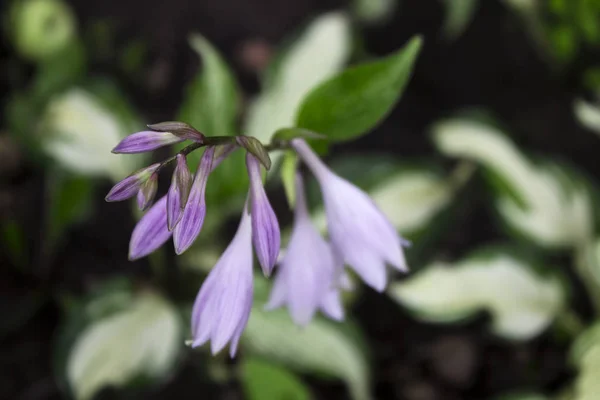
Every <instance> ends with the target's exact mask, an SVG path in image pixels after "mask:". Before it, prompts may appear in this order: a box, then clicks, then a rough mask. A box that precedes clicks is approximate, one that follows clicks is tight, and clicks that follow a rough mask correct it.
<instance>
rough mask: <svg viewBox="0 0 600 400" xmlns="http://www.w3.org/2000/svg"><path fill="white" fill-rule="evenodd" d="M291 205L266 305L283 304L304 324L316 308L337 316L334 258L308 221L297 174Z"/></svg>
mask: <svg viewBox="0 0 600 400" xmlns="http://www.w3.org/2000/svg"><path fill="white" fill-rule="evenodd" d="M295 207H296V209H295V213H294V214H295V216H294V228H293V230H292V235H291V237H290V242H289V245H288V247H287V251H286V253H285V256H284V257H283V261H282V262H281V264H280V265H279V267H278V269H277V276H276V277H275V283H274V285H273V290H272V292H271V296H270V299H269V302H268V303H267V309H274V308H277V307H281V306H283V305H285V304H287V307H288V309H289V311H290V315H291V317H292V320H293V321H294V322H295V323H296V324H298V325H301V326H304V325H306V324H308V323H309V322H310V320H311V319H312V317H313V315H314V314H315V312H316V311H317V310H318V309H321V310H322V311H323V312H324V313H325V314H326V315H327V316H329V317H330V318H333V319H336V320H340V319H342V318H343V317H344V311H343V308H342V305H341V301H340V295H339V287H338V286H337V282H335V278H337V276H338V274H337V271H336V269H335V264H336V262H337V259H336V257H334V254H333V251H332V249H331V248H330V246H329V244H328V243H327V242H326V241H325V240H324V239H323V238H322V237H321V235H320V234H319V232H318V231H317V230H316V229H315V227H314V225H313V224H312V222H311V221H310V215H309V213H308V208H307V206H306V200H305V197H304V187H303V184H302V178H301V177H300V175H298V176H297V177H296V206H295Z"/></svg>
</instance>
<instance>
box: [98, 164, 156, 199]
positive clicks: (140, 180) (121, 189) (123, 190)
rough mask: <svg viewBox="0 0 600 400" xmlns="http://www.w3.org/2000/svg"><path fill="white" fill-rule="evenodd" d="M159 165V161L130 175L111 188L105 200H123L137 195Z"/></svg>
mask: <svg viewBox="0 0 600 400" xmlns="http://www.w3.org/2000/svg"><path fill="white" fill-rule="evenodd" d="M159 166H160V164H159V163H156V164H152V165H150V166H148V167H146V168H142V169H140V170H139V171H136V172H134V173H133V174H131V175H129V176H128V177H127V178H125V179H123V180H122V181H120V182H118V183H117V184H116V185H115V186H113V187H112V189H110V191H109V192H108V194H107V195H106V197H105V200H106V201H109V202H110V201H122V200H127V199H128V198H130V197H133V196H135V195H136V194H137V192H138V191H139V190H140V188H141V187H142V185H143V184H144V183H145V182H146V181H147V180H148V179H149V178H150V177H151V176H152V174H153V173H154V172H155V171H156V170H157V169H158V167H159Z"/></svg>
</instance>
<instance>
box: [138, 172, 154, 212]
mask: <svg viewBox="0 0 600 400" xmlns="http://www.w3.org/2000/svg"><path fill="white" fill-rule="evenodd" d="M157 190H158V174H157V173H156V172H155V173H153V174H152V175H150V178H148V180H147V181H146V182H144V184H143V185H142V187H141V188H140V191H139V192H138V195H137V203H138V208H139V209H140V210H142V211H146V209H147V208H148V207H150V205H151V204H152V202H153V201H154V196H156V191H157Z"/></svg>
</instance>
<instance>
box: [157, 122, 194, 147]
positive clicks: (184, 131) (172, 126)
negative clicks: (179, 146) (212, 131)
mask: <svg viewBox="0 0 600 400" xmlns="http://www.w3.org/2000/svg"><path fill="white" fill-rule="evenodd" d="M148 128H150V129H152V130H153V131H158V132H170V133H172V134H173V135H175V136H177V137H179V138H182V139H189V140H193V141H195V142H200V143H202V142H204V134H202V133H201V132H200V131H198V130H197V129H196V128H194V127H193V126H191V125H188V124H186V123H185V122H178V121H167V122H159V123H157V124H150V125H148Z"/></svg>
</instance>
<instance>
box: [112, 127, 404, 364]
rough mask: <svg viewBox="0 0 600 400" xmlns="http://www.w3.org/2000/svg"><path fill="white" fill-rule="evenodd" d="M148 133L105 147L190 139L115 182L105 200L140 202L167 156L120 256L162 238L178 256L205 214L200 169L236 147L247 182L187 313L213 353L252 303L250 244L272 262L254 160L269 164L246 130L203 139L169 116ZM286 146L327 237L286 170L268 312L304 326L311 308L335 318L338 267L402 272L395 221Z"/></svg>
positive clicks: (233, 339) (273, 225) (272, 236)
mask: <svg viewBox="0 0 600 400" xmlns="http://www.w3.org/2000/svg"><path fill="white" fill-rule="evenodd" d="M150 128H151V129H152V130H151V131H144V132H138V133H134V134H133V135H130V136H128V137H127V138H125V139H124V140H123V141H122V142H121V143H119V144H118V145H117V147H116V148H115V149H114V150H113V152H115V153H138V152H145V151H151V150H154V149H156V148H158V147H161V146H165V145H169V144H172V143H177V142H181V141H184V140H191V141H192V142H193V143H192V144H191V145H189V146H188V147H185V148H184V149H183V150H182V151H180V152H179V153H178V154H177V155H176V156H174V157H171V158H169V159H167V160H165V161H163V162H162V163H157V164H153V165H150V166H148V167H146V168H143V169H141V170H140V171H137V172H135V173H134V174H132V175H130V176H128V177H127V178H125V179H123V180H122V181H121V182H119V183H117V184H116V185H115V186H114V187H113V188H112V189H111V191H110V192H109V194H108V195H107V197H106V200H107V201H120V200H125V199H127V198H130V197H133V196H137V199H138V205H139V207H140V208H141V209H146V208H148V207H149V206H150V205H151V204H152V202H153V200H154V196H155V195H156V191H157V177H158V173H159V171H160V170H161V169H162V168H163V166H165V165H166V164H169V163H171V162H175V163H176V166H175V169H174V172H173V177H172V181H171V186H170V188H169V190H168V192H167V194H166V196H164V197H162V198H160V199H159V200H158V201H156V202H155V203H154V205H152V206H151V207H149V209H148V211H147V213H146V214H145V215H144V216H143V217H142V218H141V219H140V221H139V222H138V224H137V225H136V227H135V229H134V231H133V234H132V236H131V241H130V245H129V258H130V259H132V260H134V259H138V258H140V257H144V256H146V255H148V254H150V253H151V252H153V251H154V250H156V249H157V248H159V247H160V246H162V245H163V244H164V243H165V242H166V241H167V240H169V238H171V236H172V237H173V243H174V246H175V252H176V253H177V254H181V253H183V252H184V251H186V250H187V249H188V248H189V247H190V246H191V245H192V244H193V243H194V241H195V240H196V238H197V237H198V235H199V233H200V231H201V229H202V224H203V221H204V217H205V215H206V207H207V205H206V202H205V195H204V194H205V190H206V185H207V182H208V177H209V175H210V173H211V172H212V171H213V170H214V169H215V168H216V167H217V166H218V165H219V164H220V163H221V162H222V161H223V160H224V159H225V158H226V157H227V156H228V155H229V154H230V153H231V152H232V151H234V150H235V149H236V148H238V147H243V148H245V149H246V168H247V171H248V177H249V181H250V188H249V190H248V196H247V200H246V205H245V206H244V211H243V212H242V217H241V221H240V224H239V227H238V229H237V232H236V234H235V236H234V238H233V240H232V241H231V243H230V244H229V246H228V247H227V249H226V250H225V252H224V253H223V254H222V255H221V257H220V259H219V260H218V261H217V264H216V265H215V267H214V268H213V269H212V270H211V272H210V273H209V275H208V277H207V278H206V280H205V281H204V283H203V285H202V287H201V288H200V292H199V293H198V296H197V298H196V301H195V303H194V308H193V311H192V321H191V328H192V335H193V340H192V346H193V347H196V346H200V345H202V344H204V343H206V342H207V341H209V340H210V342H211V350H212V352H213V353H216V352H219V351H220V350H222V349H223V348H224V347H225V346H226V345H227V343H230V355H231V356H233V355H234V354H235V352H236V349H237V345H238V342H239V339H240V336H241V334H242V332H243V330H244V328H245V327H246V324H247V322H248V318H249V315H250V310H251V306H252V295H253V284H252V278H253V272H252V268H253V251H252V248H254V253H255V254H256V258H257V259H258V261H259V264H260V266H261V268H262V271H263V274H264V275H265V276H270V275H271V273H272V272H273V269H274V267H275V265H276V264H277V262H278V257H279V251H280V230H279V223H278V221H277V217H276V215H275V212H274V211H273V208H272V207H271V204H270V203H269V199H268V198H267V195H266V193H265V190H264V187H263V178H262V170H261V164H262V165H263V166H264V167H265V168H267V169H268V168H269V167H270V159H269V157H268V152H267V150H266V148H269V147H273V146H267V147H265V146H263V145H262V144H260V143H259V142H258V141H257V140H256V139H254V138H251V137H247V136H237V137H226V138H223V137H205V136H204V135H202V134H201V133H200V132H198V131H196V130H195V129H194V128H192V127H190V126H189V125H187V124H183V123H179V122H169V123H161V124H156V125H150ZM278 145H279V148H287V149H291V150H293V151H295V152H296V153H297V155H298V156H299V157H300V159H301V160H302V161H303V162H304V164H305V165H306V166H307V167H308V169H309V170H310V171H311V172H312V174H313V175H314V176H315V178H316V179H317V181H318V183H319V185H320V187H321V191H322V194H323V200H324V204H325V211H326V215H327V222H328V236H329V238H328V239H329V241H327V240H325V238H323V237H322V236H321V234H320V233H319V232H318V230H317V229H316V228H315V227H314V226H313V224H312V222H311V220H310V215H309V212H308V207H307V205H306V200H305V194H304V184H303V177H302V175H301V173H300V171H297V172H296V182H295V184H296V201H295V213H294V214H295V215H294V226H293V230H292V234H291V238H290V241H289V244H288V247H287V251H286V252H285V255H284V256H283V257H282V260H281V262H280V263H279V267H278V273H277V276H276V277H275V283H274V285H273V289H272V292H271V295H270V298H269V301H268V303H267V306H266V307H267V308H268V309H274V308H278V307H282V306H284V305H285V306H287V307H288V309H289V312H290V315H291V317H292V319H293V320H294V322H295V323H297V324H298V325H306V324H307V323H309V322H310V320H311V319H312V317H313V315H314V314H315V313H316V312H317V311H321V312H322V313H323V314H325V315H326V316H328V317H330V318H332V319H335V320H341V319H343V317H344V310H343V307H342V303H341V299H340V293H341V291H342V290H349V289H351V285H350V281H349V278H348V276H347V274H346V272H345V268H346V266H347V267H349V268H351V269H352V270H353V271H354V272H356V273H357V274H358V276H360V277H361V278H362V280H363V281H364V282H365V283H366V284H368V285H369V286H371V287H372V288H374V289H375V290H377V291H382V290H384V288H385V286H386V283H387V270H386V265H391V266H392V267H394V268H396V269H398V270H400V271H407V267H406V262H405V259H404V254H403V251H402V247H403V246H405V245H407V244H408V243H407V242H406V241H404V240H403V239H401V238H400V237H399V236H398V234H397V232H396V230H395V228H394V227H393V226H392V224H391V223H390V222H389V221H388V219H387V218H386V217H385V215H383V213H382V212H381V211H380V210H379V209H378V208H377V206H376V205H375V204H374V203H373V201H372V200H371V199H370V198H369V197H368V195H367V194H366V193H365V192H363V191H362V190H360V189H359V188H357V187H356V186H354V185H353V184H351V183H350V182H348V181H346V180H345V179H343V178H341V177H339V176H338V175H336V174H335V173H334V172H332V171H331V170H330V169H329V168H328V167H327V166H326V165H325V164H324V163H323V161H321V159H320V158H319V157H318V156H317V155H316V154H315V153H314V152H313V151H312V149H311V148H310V146H309V145H308V144H307V143H306V142H305V141H304V140H303V139H300V138H295V139H291V140H288V141H285V142H283V143H278ZM200 147H205V150H204V154H203V155H202V158H201V160H200V164H199V166H198V169H197V171H196V173H195V175H192V173H191V172H190V170H189V169H188V166H187V162H186V155H187V154H189V153H190V152H191V151H194V150H196V149H198V148H200Z"/></svg>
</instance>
